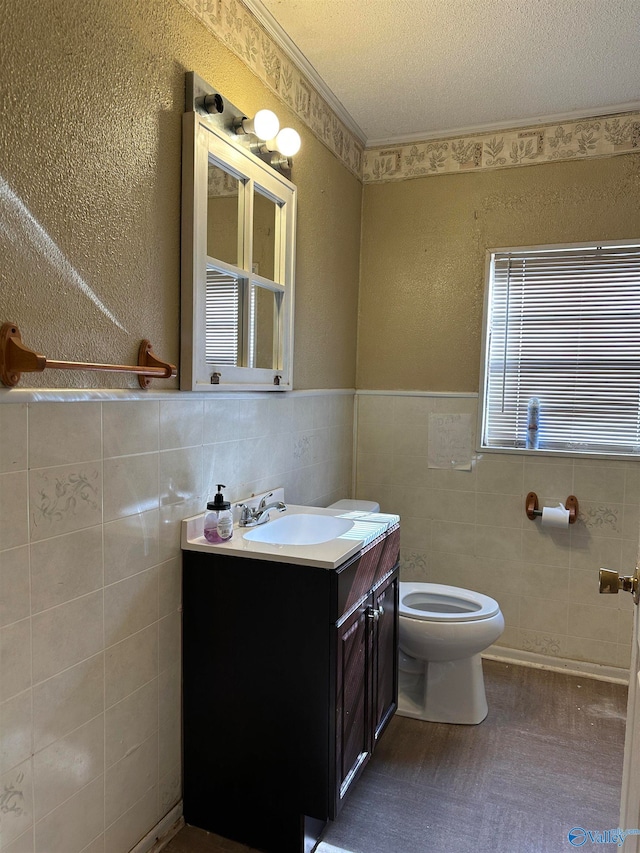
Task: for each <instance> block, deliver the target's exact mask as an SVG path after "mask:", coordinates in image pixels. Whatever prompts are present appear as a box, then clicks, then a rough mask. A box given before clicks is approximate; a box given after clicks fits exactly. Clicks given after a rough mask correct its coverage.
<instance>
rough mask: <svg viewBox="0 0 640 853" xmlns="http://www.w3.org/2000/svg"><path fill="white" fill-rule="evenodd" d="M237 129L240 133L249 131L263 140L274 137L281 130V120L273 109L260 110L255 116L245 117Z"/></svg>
mask: <svg viewBox="0 0 640 853" xmlns="http://www.w3.org/2000/svg"><path fill="white" fill-rule="evenodd" d="M235 130H236V133H238V134H242V133H249V134H253V135H254V136H257V137H258V139H262V140H267V139H273V137H274V136H277V134H278V131H279V130H280V121H279V119H278V116H277V115H276V114H275V113H274V112H271V110H258V112H257V113H256V114H255V115H254V117H253V118H251V119H249V118H243V119H242V121H241V122H240V123H239V124H238V125H237V126H236V128H235Z"/></svg>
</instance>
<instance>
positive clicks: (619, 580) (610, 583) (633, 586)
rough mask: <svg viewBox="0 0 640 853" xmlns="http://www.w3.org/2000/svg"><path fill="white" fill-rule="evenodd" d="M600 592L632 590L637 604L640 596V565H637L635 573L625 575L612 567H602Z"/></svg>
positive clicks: (614, 592) (612, 592)
mask: <svg viewBox="0 0 640 853" xmlns="http://www.w3.org/2000/svg"><path fill="white" fill-rule="evenodd" d="M599 589H600V592H601V593H603V594H605V595H611V594H617V593H618V590H621V589H622V590H624V592H630V593H631V594H632V595H633V600H634V602H635V603H636V604H637V603H638V599H639V598H640V589H639V578H638V567H637V566H636V570H635V573H634V574H633V575H623V576H622V577H620V575H619V574H618V572H614V571H612V570H611V569H600V588H599Z"/></svg>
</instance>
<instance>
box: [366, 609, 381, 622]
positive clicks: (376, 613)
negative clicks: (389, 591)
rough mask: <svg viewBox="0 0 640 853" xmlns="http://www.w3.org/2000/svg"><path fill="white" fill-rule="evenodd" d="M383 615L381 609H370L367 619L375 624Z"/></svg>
mask: <svg viewBox="0 0 640 853" xmlns="http://www.w3.org/2000/svg"><path fill="white" fill-rule="evenodd" d="M383 613H384V608H383V607H378V608H375V607H370V608H369V613H368V616H369V619H373V621H374V622H377V621H378V619H379V618H380V617H381V616H382V614H383Z"/></svg>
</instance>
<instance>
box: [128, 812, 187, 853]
mask: <svg viewBox="0 0 640 853" xmlns="http://www.w3.org/2000/svg"><path fill="white" fill-rule="evenodd" d="M183 826H184V818H183V817H182V800H180V802H179V803H178V804H177V805H175V806H174V807H173V808H172V809H171V811H170V812H168V813H167V814H166V815H165V816H164V817H163V818H162V820H160V821H159V822H158V823H157V824H156V825H155V826H154V827H153V829H152V830H151V831H150V832H148V833H147V834H146V835H145V837H144V838H143V839H142V841H139V842H138V843H137V844H136V846H135V847H132V848H131V850H130V851H129V853H159V851H160V850H162V849H164V848H165V847H166V846H167V844H168V843H169V842H170V841H171V839H172V838H173V836H174V835H176V834H177V833H178V832H180V830H181V829H182V827H183Z"/></svg>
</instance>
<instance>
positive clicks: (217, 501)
mask: <svg viewBox="0 0 640 853" xmlns="http://www.w3.org/2000/svg"><path fill="white" fill-rule="evenodd" d="M226 488H227V487H226V486H225V485H223V484H222V483H219V484H218V492H217V494H216V496H215V498H214V499H213V500H212V501H209V503H208V504H207V509H208V510H209V512H207V514H206V516H205V519H204V538H205V539H206V540H207V542H227V541H228V540H229V539H231V537H232V536H233V513H232V512H231V504H230V503H229V501H225V499H224V495H223V494H222V490H223V489H226Z"/></svg>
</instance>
